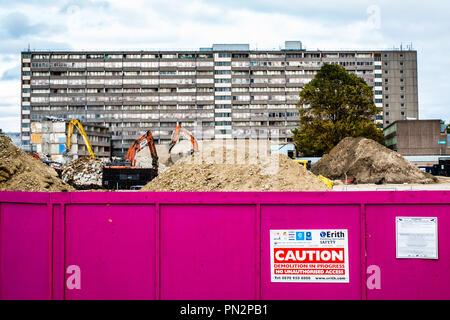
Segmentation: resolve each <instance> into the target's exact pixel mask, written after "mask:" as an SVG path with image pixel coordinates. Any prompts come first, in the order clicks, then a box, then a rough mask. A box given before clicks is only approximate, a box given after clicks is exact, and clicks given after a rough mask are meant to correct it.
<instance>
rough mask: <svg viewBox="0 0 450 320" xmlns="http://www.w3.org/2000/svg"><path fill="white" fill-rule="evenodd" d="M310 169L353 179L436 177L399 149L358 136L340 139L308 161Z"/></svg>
mask: <svg viewBox="0 0 450 320" xmlns="http://www.w3.org/2000/svg"><path fill="white" fill-rule="evenodd" d="M311 171H312V172H313V173H314V174H317V175H318V174H322V175H324V176H325V177H327V178H329V179H333V180H334V179H341V180H342V179H352V178H354V179H356V181H357V183H375V184H384V183H393V184H403V183H411V184H428V183H436V182H437V181H438V180H437V178H436V177H434V176H433V175H431V174H429V173H426V172H423V171H421V170H420V169H418V168H417V167H416V166H414V165H413V164H412V163H410V162H409V161H408V160H406V159H405V158H403V157H402V156H401V155H400V154H399V153H397V152H395V151H393V150H390V149H388V148H386V147H384V146H382V145H381V144H379V143H378V142H376V141H373V140H371V139H366V138H362V137H359V138H351V137H347V138H345V139H342V141H341V142H339V144H338V145H337V146H336V147H334V148H333V149H332V150H331V151H330V153H329V154H326V155H324V156H323V157H322V158H321V159H320V160H319V161H318V162H316V163H315V164H313V165H312V167H311Z"/></svg>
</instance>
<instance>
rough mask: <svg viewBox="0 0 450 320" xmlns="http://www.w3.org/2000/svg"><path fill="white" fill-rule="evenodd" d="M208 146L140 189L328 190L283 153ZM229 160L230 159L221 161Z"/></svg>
mask: <svg viewBox="0 0 450 320" xmlns="http://www.w3.org/2000/svg"><path fill="white" fill-rule="evenodd" d="M237 151H238V150H237V149H235V148H223V149H218V148H215V149H212V150H211V149H209V150H208V151H204V152H201V153H196V154H193V155H191V156H189V157H187V158H184V159H181V160H179V161H177V162H176V163H175V164H174V165H173V166H171V167H170V168H168V169H167V170H166V171H165V172H163V173H162V174H160V175H159V176H158V177H156V178H155V179H153V180H152V181H150V182H149V183H148V184H147V185H146V186H144V187H143V188H142V189H141V191H328V190H330V188H329V187H328V186H327V185H326V184H325V183H323V182H322V181H320V180H319V179H317V177H316V176H315V175H314V174H312V173H311V172H309V171H308V170H306V169H305V168H304V167H303V166H302V165H300V164H298V163H296V162H295V161H293V160H292V159H290V158H288V157H286V156H284V155H269V154H261V153H259V154H258V153H257V152H249V151H242V150H241V151H239V152H240V154H239V155H238V152H237ZM224 159H228V160H229V161H222V160H224Z"/></svg>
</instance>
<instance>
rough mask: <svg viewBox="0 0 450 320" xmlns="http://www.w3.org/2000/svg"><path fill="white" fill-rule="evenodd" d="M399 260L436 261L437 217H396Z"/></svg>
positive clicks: (397, 254)
mask: <svg viewBox="0 0 450 320" xmlns="http://www.w3.org/2000/svg"><path fill="white" fill-rule="evenodd" d="M395 230H396V249H397V250H396V252H397V253H396V256H397V258H399V259H402V258H407V259H438V228H437V217H396V218H395Z"/></svg>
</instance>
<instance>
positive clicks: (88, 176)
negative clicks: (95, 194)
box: [61, 157, 103, 190]
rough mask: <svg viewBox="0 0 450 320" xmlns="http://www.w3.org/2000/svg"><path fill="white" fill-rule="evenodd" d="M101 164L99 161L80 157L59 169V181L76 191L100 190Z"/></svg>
mask: <svg viewBox="0 0 450 320" xmlns="http://www.w3.org/2000/svg"><path fill="white" fill-rule="evenodd" d="M102 168H103V162H102V160H100V159H92V158H91V157H81V158H78V159H75V160H72V161H71V162H69V163H66V164H65V165H64V166H63V167H62V168H61V170H62V171H61V179H62V180H63V181H64V182H66V183H68V184H70V185H71V186H73V187H74V188H76V189H77V190H90V189H100V188H102V175H103V172H102Z"/></svg>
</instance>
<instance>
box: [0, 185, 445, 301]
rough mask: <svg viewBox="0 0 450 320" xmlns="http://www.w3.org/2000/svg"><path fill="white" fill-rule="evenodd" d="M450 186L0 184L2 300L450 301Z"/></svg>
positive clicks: (0, 282)
mask: <svg viewBox="0 0 450 320" xmlns="http://www.w3.org/2000/svg"><path fill="white" fill-rule="evenodd" d="M449 230H450V192H447V191H392V192H390V191H382V192H380V191H378V192H376V191H374V192H71V193H33V192H0V299H56V300H61V299H67V300H73V299H150V300H168V299H170V300H172V299H189V300H196V299H214V300H215V299H225V300H244V299H245V300H259V299H263V300H268V299H295V300H305V299H352V300H359V299H364V300H374V299H450V275H449V271H450V250H449V249H448V248H449V246H450V233H449V232H448V231H449Z"/></svg>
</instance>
